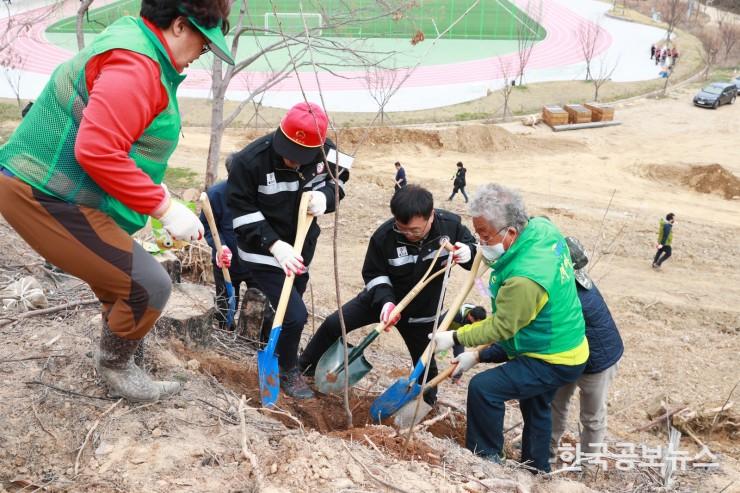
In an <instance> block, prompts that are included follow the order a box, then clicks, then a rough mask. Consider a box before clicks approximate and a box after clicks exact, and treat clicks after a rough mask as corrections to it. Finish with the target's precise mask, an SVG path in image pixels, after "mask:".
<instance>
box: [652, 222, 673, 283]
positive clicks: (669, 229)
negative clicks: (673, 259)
mask: <svg viewBox="0 0 740 493" xmlns="http://www.w3.org/2000/svg"><path fill="white" fill-rule="evenodd" d="M674 222H676V215H675V214H674V213H672V212H670V213H668V214H666V216H665V219H663V218H661V219H660V226H659V227H658V244H657V245H656V247H655V248H657V250H658V251H657V252H655V258H653V269H660V266H661V265H662V264H663V262H665V261H666V260H668V259H669V258H670V256H671V253H672V249H671V243H672V242H673V223H674Z"/></svg>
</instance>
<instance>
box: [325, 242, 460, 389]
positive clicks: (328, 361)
mask: <svg viewBox="0 0 740 493" xmlns="http://www.w3.org/2000/svg"><path fill="white" fill-rule="evenodd" d="M442 248H445V249H447V251H449V252H452V251H453V248H454V247H452V245H450V244H449V242H445V243H444V244H443V245H442V246H441V247H440V248H439V250H437V254H436V255H435V256H434V260H432V263H431V265H430V266H429V268H428V269H427V271H426V273H425V274H424V276H423V277H422V278H421V280H419V282H418V283H416V285H415V286H414V287H413V288H412V289H411V291H409V292H408V293H407V294H406V296H404V297H403V299H402V300H401V301H400V302H399V303H398V305H396V308H395V309H394V310H393V311H392V312H391V314H390V318H391V319H393V318H395V317H396V316H397V315H398V314H400V313H401V312H402V311H403V310H404V309H405V308H406V307H407V306H408V305H409V303H411V302H412V301H413V300H414V298H416V296H417V295H418V294H419V293H420V292H421V291H422V290H423V289H424V288H425V287H426V286H427V285H428V284H429V283H430V282H432V281H433V280H434V279H436V278H437V277H438V276H439V275H441V274H443V273H444V272H445V269H440V270H438V271H437V272H435V273H434V274H431V272H432V269H433V268H434V265H435V264H436V263H437V259H438V258H439V255H440V253H441V252H442ZM430 274H431V275H430ZM384 329H386V324H385V323H383V322H381V323H379V324H377V325H376V326H375V328H374V329H373V331H372V332H370V333H369V334H368V335H367V336H365V338H364V339H363V340H362V341H360V343H359V344H358V345H357V346H354V347H353V346H349V347H351V348H352V349H351V351H350V352H349V355H348V356H347V361H348V365H347V367H348V368H349V370H348V373H349V386H350V387H352V386H353V385H354V384H356V383H357V382H359V381H360V380H362V379H363V378H364V377H365V375H367V374H368V373H370V370H372V369H373V365H371V364H370V362H369V361H368V360H367V359H365V355H364V354H363V351H364V350H365V348H367V347H368V346H369V345H370V344H371V343H372V342H373V341H374V340H375V339H376V338H377V337H378V336H379V335H380V334H382V333H383V330H384ZM343 373H344V342H343V341H342V338H341V337H340V338H339V339H337V340H336V342H334V344H332V345H331V347H330V348H329V349H327V350H326V352H325V353H324V354H323V355H322V356H321V359H319V362H318V363H317V364H316V369H315V371H314V379H315V382H316V387H317V388H318V389H319V392H321V393H322V394H339V393H341V392H342V391H343V390H344V375H343Z"/></svg>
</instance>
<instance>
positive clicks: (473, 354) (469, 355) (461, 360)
mask: <svg viewBox="0 0 740 493" xmlns="http://www.w3.org/2000/svg"><path fill="white" fill-rule="evenodd" d="M452 362H453V363H457V368H455V370H454V371H453V372H452V378H460V377H461V376H462V374H463V373H465V372H466V371H468V370H470V369H471V368H472V367H474V366H475V365H477V364H478V363H479V362H480V353H478V351H465V352H462V353H460V354H458V355H457V356H456V357H454V358H452Z"/></svg>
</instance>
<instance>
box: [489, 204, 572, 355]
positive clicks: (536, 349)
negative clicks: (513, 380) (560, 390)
mask: <svg viewBox="0 0 740 493" xmlns="http://www.w3.org/2000/svg"><path fill="white" fill-rule="evenodd" d="M511 277H526V278H527V279H531V280H532V281H534V282H536V283H537V284H539V285H540V286H542V288H543V289H544V290H545V291H547V295H548V300H547V303H545V305H544V306H543V307H542V309H541V310H540V311H539V313H538V314H537V316H536V317H535V319H534V320H532V321H531V322H530V323H529V325H527V326H525V327H523V328H521V329H520V330H519V331H518V332H517V333H516V334H514V336H513V337H511V338H509V339H507V340H505V341H501V342H500V344H501V346H503V348H504V349H505V350H506V353H507V354H508V355H509V357H511V358H513V357H515V356H517V355H519V354H523V353H536V354H555V353H561V352H563V351H568V350H571V349H574V348H576V347H577V346H579V345H580V344H581V343H582V342H583V339H584V337H585V334H586V325H585V322H584V320H583V313H582V311H581V302H580V301H579V300H578V294H577V291H576V283H575V274H574V272H573V263H572V262H571V260H570V252H569V251H568V246H567V245H566V243H565V239H564V238H563V236H562V235H561V234H560V232H559V231H558V230H557V228H556V227H555V226H554V225H553V224H552V223H551V222H550V221H548V220H547V219H545V218H541V217H536V218H533V219H531V220H530V221H529V223H528V224H527V227H525V228H524V230H523V231H522V232H521V234H520V235H519V237H518V238H517V240H516V241H515V242H514V243H513V244H512V245H511V247H510V248H509V249H508V250H507V251H506V252H505V253H504V254H503V255H502V256H501V257H499V258H498V259H497V260H496V261H495V262H494V263H493V264H492V265H491V277H490V281H489V284H490V289H491V297H492V302H491V303H492V311H493V313H496V295H497V294H498V290H499V289H500V288H501V285H502V284H503V283H504V281H506V280H507V279H509V278H511Z"/></svg>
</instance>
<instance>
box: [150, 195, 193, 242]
mask: <svg viewBox="0 0 740 493" xmlns="http://www.w3.org/2000/svg"><path fill="white" fill-rule="evenodd" d="M157 219H159V222H161V223H162V227H163V228H164V229H165V230H166V231H167V232H168V233H169V234H170V236H172V238H173V239H175V240H184V241H193V240H200V239H201V238H203V224H202V223H201V222H200V219H198V216H196V215H195V214H193V211H191V210H190V209H188V207H187V206H186V205H185V204H183V203H181V202H178V201H176V200H170V204H169V205H168V206H167V209H166V210H165V212H164V214H162V216H161V217H158V218H157Z"/></svg>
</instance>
